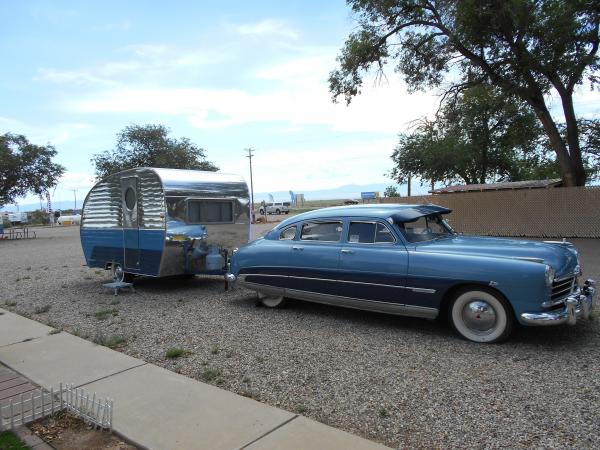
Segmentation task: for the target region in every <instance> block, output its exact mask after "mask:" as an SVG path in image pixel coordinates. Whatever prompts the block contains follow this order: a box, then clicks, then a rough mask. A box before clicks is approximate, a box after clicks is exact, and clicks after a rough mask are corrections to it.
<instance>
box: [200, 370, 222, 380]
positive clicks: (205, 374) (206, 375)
mask: <svg viewBox="0 0 600 450" xmlns="http://www.w3.org/2000/svg"><path fill="white" fill-rule="evenodd" d="M220 376H221V371H220V370H219V369H215V368H213V367H205V368H204V370H203V371H202V373H201V374H200V377H201V378H202V379H203V380H204V381H215V380H216V379H217V378H219V377H220Z"/></svg>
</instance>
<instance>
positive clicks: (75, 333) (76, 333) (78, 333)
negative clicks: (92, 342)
mask: <svg viewBox="0 0 600 450" xmlns="http://www.w3.org/2000/svg"><path fill="white" fill-rule="evenodd" d="M71 334H72V335H73V336H77V337H80V338H82V339H87V338H88V337H89V336H90V335H89V334H88V333H84V332H83V331H81V330H80V329H79V328H75V329H74V330H73V331H71Z"/></svg>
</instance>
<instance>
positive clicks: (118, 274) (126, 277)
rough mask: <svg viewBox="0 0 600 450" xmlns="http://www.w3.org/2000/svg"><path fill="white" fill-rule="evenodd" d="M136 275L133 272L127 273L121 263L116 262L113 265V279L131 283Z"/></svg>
mask: <svg viewBox="0 0 600 450" xmlns="http://www.w3.org/2000/svg"><path fill="white" fill-rule="evenodd" d="M134 276H135V275H133V274H131V273H127V272H125V271H124V270H123V267H122V266H121V264H114V265H113V266H112V278H113V281H116V282H119V283H122V282H125V283H131V282H132V281H133V278H134Z"/></svg>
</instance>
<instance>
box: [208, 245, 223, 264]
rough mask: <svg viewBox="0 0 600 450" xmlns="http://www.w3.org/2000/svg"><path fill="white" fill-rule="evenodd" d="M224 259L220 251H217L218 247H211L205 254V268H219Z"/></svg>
mask: <svg viewBox="0 0 600 450" xmlns="http://www.w3.org/2000/svg"><path fill="white" fill-rule="evenodd" d="M224 264H225V260H224V259H223V256H221V253H219V248H218V247H211V248H210V250H209V251H208V255H206V270H221V269H222V268H223V265H224Z"/></svg>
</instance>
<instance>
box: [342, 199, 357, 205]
mask: <svg viewBox="0 0 600 450" xmlns="http://www.w3.org/2000/svg"><path fill="white" fill-rule="evenodd" d="M344 205H358V200H353V199H351V198H350V199H348V200H344Z"/></svg>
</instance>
